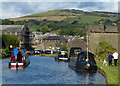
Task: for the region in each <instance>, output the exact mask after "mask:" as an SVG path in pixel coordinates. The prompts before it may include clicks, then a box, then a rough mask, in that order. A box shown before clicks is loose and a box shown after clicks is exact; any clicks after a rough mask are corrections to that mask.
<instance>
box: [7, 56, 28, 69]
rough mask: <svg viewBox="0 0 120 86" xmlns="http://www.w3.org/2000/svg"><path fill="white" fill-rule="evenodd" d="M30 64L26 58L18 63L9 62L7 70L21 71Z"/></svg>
mask: <svg viewBox="0 0 120 86" xmlns="http://www.w3.org/2000/svg"><path fill="white" fill-rule="evenodd" d="M29 64H30V59H29V58H26V59H25V61H23V62H19V61H14V62H11V61H10V62H9V68H10V69H23V68H25V67H27V66H28V65H29Z"/></svg>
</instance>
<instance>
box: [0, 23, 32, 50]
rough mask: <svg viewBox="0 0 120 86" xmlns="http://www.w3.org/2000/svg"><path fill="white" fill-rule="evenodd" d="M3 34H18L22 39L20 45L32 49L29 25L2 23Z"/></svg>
mask: <svg viewBox="0 0 120 86" xmlns="http://www.w3.org/2000/svg"><path fill="white" fill-rule="evenodd" d="M1 27H2V28H0V30H1V31H2V34H11V35H16V36H18V38H19V40H20V46H21V47H24V48H25V49H27V50H29V49H31V43H30V41H31V40H30V35H29V33H30V31H29V29H28V27H27V25H1Z"/></svg>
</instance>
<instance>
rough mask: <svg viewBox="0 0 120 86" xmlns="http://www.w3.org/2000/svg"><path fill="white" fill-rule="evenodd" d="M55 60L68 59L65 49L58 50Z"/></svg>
mask: <svg viewBox="0 0 120 86" xmlns="http://www.w3.org/2000/svg"><path fill="white" fill-rule="evenodd" d="M55 60H56V61H69V58H68V54H67V51H63V50H61V51H59V52H58V54H57V56H56V57H55Z"/></svg>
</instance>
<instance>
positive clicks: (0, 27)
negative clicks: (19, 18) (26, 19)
mask: <svg viewBox="0 0 120 86" xmlns="http://www.w3.org/2000/svg"><path fill="white" fill-rule="evenodd" d="M23 27H24V25H0V30H2V31H5V32H6V31H9V32H20V31H21V30H22V29H23Z"/></svg>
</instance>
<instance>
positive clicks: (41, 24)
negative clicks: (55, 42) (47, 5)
mask: <svg viewBox="0 0 120 86" xmlns="http://www.w3.org/2000/svg"><path fill="white" fill-rule="evenodd" d="M117 16H118V14H117V13H110V12H85V11H82V10H69V9H63V10H51V11H47V12H43V13H37V14H32V15H26V16H23V17H19V18H11V19H8V20H2V24H3V25H8V24H13V25H23V24H27V25H30V26H31V28H30V30H32V31H36V30H37V31H41V32H43V33H46V32H56V33H59V34H60V35H79V36H85V34H86V30H87V28H86V27H87V26H88V25H93V24H99V21H101V20H102V21H103V20H104V23H105V24H106V25H112V24H113V23H115V24H118V18H117Z"/></svg>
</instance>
